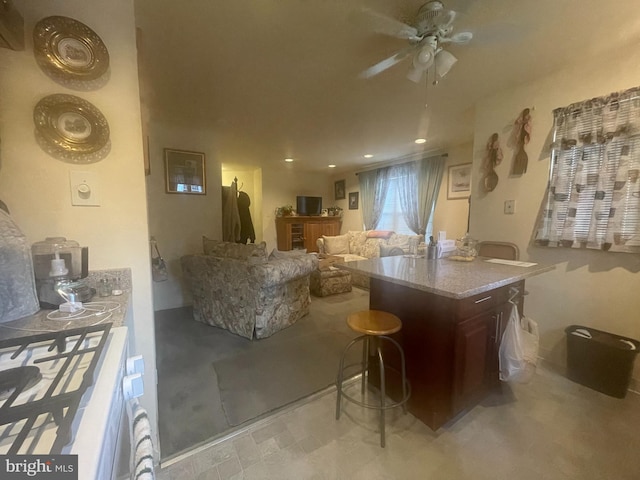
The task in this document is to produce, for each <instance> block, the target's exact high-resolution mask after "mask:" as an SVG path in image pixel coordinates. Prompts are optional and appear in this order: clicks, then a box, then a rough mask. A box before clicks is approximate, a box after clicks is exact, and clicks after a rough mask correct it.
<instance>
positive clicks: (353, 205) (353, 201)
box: [349, 192, 359, 210]
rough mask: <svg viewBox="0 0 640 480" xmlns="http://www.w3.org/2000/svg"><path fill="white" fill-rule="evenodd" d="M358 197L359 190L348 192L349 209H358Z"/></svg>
mask: <svg viewBox="0 0 640 480" xmlns="http://www.w3.org/2000/svg"><path fill="white" fill-rule="evenodd" d="M358 197H359V192H350V193H349V210H357V209H358Z"/></svg>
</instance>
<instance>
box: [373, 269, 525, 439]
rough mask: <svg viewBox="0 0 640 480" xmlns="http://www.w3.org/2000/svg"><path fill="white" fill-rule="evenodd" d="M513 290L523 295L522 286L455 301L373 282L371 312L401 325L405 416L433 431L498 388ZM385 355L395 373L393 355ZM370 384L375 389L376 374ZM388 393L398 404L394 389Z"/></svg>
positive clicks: (509, 287)
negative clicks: (407, 391)
mask: <svg viewBox="0 0 640 480" xmlns="http://www.w3.org/2000/svg"><path fill="white" fill-rule="evenodd" d="M511 287H516V288H518V289H519V291H521V292H522V291H524V281H520V282H517V283H515V284H513V285H508V286H504V287H500V288H497V289H494V290H490V291H488V292H485V293H482V294H479V295H475V296H472V297H468V298H465V299H460V300H458V299H452V298H448V297H443V296H439V295H435V294H431V293H428V292H424V291H421V290H417V289H414V288H409V287H406V286H403V285H398V284H395V283H391V282H386V281H383V280H379V279H375V278H372V279H371V291H370V297H369V298H370V308H372V309H379V310H385V311H388V312H391V313H394V314H395V315H398V317H400V319H401V320H402V330H401V331H400V332H398V333H397V334H395V335H394V338H395V339H396V340H398V341H399V342H400V343H401V345H402V346H403V349H404V351H405V356H406V359H407V377H408V379H409V381H410V383H411V398H410V399H409V402H408V404H407V405H408V408H409V411H410V412H411V413H412V414H414V415H415V416H416V417H417V418H419V419H420V420H422V421H423V422H424V423H425V424H427V425H428V426H429V427H431V428H433V429H434V430H435V429H438V428H439V427H441V426H442V425H444V424H445V423H446V422H448V421H449V420H451V419H452V418H454V417H455V416H456V415H458V414H459V413H461V412H463V411H464V410H467V409H469V408H471V407H473V406H475V405H477V404H478V403H479V402H480V401H481V400H482V399H483V398H484V397H486V395H487V394H488V393H489V392H490V390H491V389H492V388H493V387H494V386H496V385H497V384H498V382H499V363H498V350H499V346H500V340H501V338H502V332H503V331H504V328H505V326H506V322H507V320H508V318H509V313H510V312H511V305H512V304H511V303H509V298H510V297H511V292H512V290H511ZM519 308H520V310H522V300H521V297H519ZM384 353H385V354H387V353H388V355H389V361H390V362H391V365H392V366H395V367H396V368H397V367H398V365H397V364H396V365H394V362H395V363H397V360H396V358H394V356H393V352H392V351H391V350H389V351H388V352H387V351H385V352H384ZM369 378H370V380H371V381H372V382H373V383H375V382H376V378H377V372H375V371H373V372H372V375H370V376H369ZM388 391H389V392H390V395H391V396H392V397H393V398H394V399H396V400H397V399H398V398H400V396H399V392H398V391H396V390H394V388H393V386H392V387H391V388H389V389H388Z"/></svg>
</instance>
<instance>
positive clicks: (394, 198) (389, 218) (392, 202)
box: [376, 174, 435, 238]
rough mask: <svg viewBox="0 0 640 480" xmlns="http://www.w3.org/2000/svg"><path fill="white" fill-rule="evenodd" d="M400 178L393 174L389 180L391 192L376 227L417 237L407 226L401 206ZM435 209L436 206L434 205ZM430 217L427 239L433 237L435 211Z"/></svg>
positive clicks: (389, 191) (388, 193) (388, 192)
mask: <svg viewBox="0 0 640 480" xmlns="http://www.w3.org/2000/svg"><path fill="white" fill-rule="evenodd" d="M399 180H400V179H399V177H398V175H397V174H392V175H391V178H390V179H389V190H388V191H387V198H386V199H385V202H384V205H383V207H382V215H381V216H380V221H379V222H378V226H377V227H376V228H377V229H378V230H393V231H394V232H396V233H403V234H407V235H415V233H414V232H413V231H412V230H411V229H410V228H409V227H408V226H407V223H406V222H405V220H404V215H403V213H402V208H401V206H400V193H399V192H398V189H399V187H398V183H399ZM434 208H435V205H434ZM434 208H432V209H431V214H430V215H429V224H428V225H427V235H426V236H427V238H428V237H429V235H431V232H432V230H433V210H434Z"/></svg>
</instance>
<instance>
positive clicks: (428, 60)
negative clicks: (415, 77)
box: [413, 45, 435, 70]
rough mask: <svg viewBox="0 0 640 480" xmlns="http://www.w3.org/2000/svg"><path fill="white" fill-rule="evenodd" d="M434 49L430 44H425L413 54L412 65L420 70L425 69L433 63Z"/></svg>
mask: <svg viewBox="0 0 640 480" xmlns="http://www.w3.org/2000/svg"><path fill="white" fill-rule="evenodd" d="M434 57H435V49H434V48H433V47H432V46H431V45H425V46H424V47H422V48H421V49H420V50H418V51H417V52H416V54H415V55H414V56H413V66H414V67H416V68H420V69H422V70H427V69H428V68H429V67H430V66H431V65H433V59H434Z"/></svg>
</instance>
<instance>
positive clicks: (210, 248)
mask: <svg viewBox="0 0 640 480" xmlns="http://www.w3.org/2000/svg"><path fill="white" fill-rule="evenodd" d="M221 243H223V242H221V241H220V240H214V239H212V238H208V237H205V236H204V235H203V236H202V251H203V252H204V254H205V255H213V252H215V251H216V249H217V247H218V246H219V245H220V244H221Z"/></svg>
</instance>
